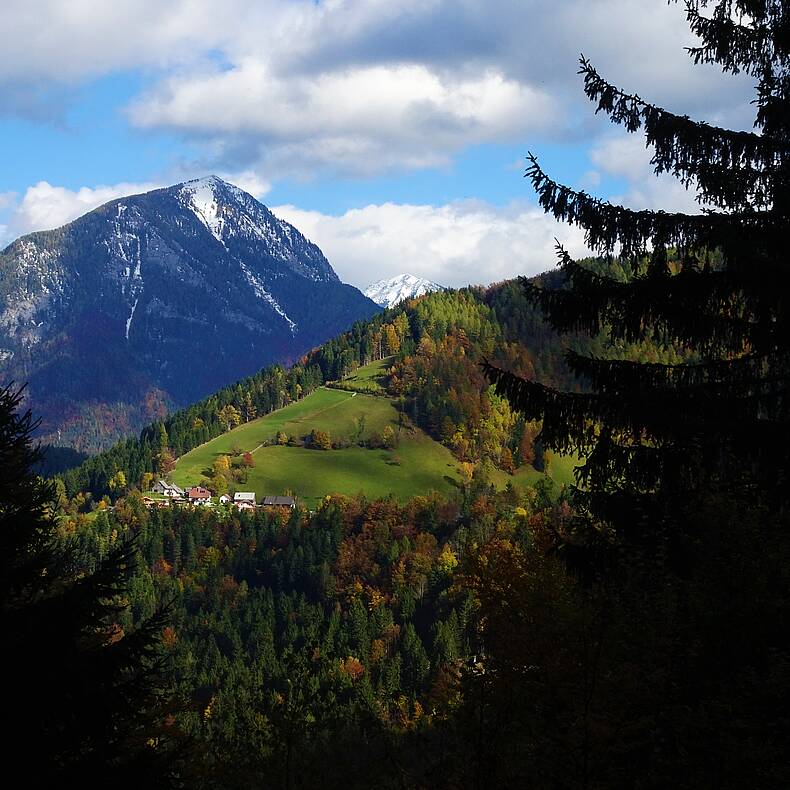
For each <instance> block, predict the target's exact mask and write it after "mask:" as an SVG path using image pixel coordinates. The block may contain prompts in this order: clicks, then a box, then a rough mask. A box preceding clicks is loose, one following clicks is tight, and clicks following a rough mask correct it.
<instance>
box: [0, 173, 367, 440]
mask: <svg viewBox="0 0 790 790" xmlns="http://www.w3.org/2000/svg"><path fill="white" fill-rule="evenodd" d="M377 309H378V308H377V306H376V304H374V303H373V302H372V301H370V300H369V299H367V298H366V297H365V296H363V295H362V294H361V293H360V292H359V291H358V290H357V289H356V288H353V287H352V286H349V285H344V284H343V283H341V282H340V281H339V279H338V277H337V275H336V274H335V272H334V271H333V269H332V267H331V266H330V265H329V262H328V261H327V260H326V258H325V257H324V255H323V254H322V253H321V250H320V249H319V248H318V247H317V246H316V245H315V244H312V243H311V242H309V241H308V240H307V239H306V238H305V237H304V236H303V235H302V234H301V233H299V231H298V230H297V229H296V228H294V227H293V226H292V225H290V224H288V223H287V222H283V221H282V220H279V219H277V217H275V216H274V215H273V214H272V213H271V212H270V211H269V210H268V209H267V208H266V207H265V206H264V205H262V204H261V203H259V202H258V201H257V200H255V198H253V197H252V196H251V195H249V194H247V193H246V192H244V191H242V190H241V189H238V188H237V187H235V186H233V185H231V184H228V183H226V182H225V181H222V180H221V179H219V178H216V177H214V176H211V177H208V178H203V179H198V180H195V181H189V182H186V183H183V184H177V185H175V186H172V187H168V188H165V189H158V190H155V191H152V192H147V193H145V194H142V195H135V196H132V197H125V198H121V199H118V200H114V201H111V202H110V203H107V204H106V205H104V206H101V207H100V208H98V209H95V210H94V211H91V212H90V213H89V214H86V215H85V216H83V217H80V218H79V219H77V220H75V221H74V222H71V223H69V224H68V225H65V226H64V227H62V228H59V229H57V230H51V231H43V232H38V233H32V234H30V235H27V236H24V237H22V238H20V239H18V240H16V241H15V242H13V243H12V244H10V245H9V246H8V247H7V248H6V249H5V250H3V252H2V253H0V381H9V380H15V381H17V382H28V401H29V405H30V406H31V407H32V408H33V410H34V412H35V413H36V414H39V415H41V416H42V417H43V423H42V426H41V435H42V438H43V439H44V440H45V441H51V442H54V443H56V444H63V445H69V446H72V447H76V448H78V449H80V450H96V449H98V448H100V447H103V446H106V445H107V444H108V443H109V442H111V441H112V440H114V439H116V438H117V437H118V436H121V435H124V434H126V433H129V432H132V431H135V430H137V429H138V428H139V427H140V426H142V425H143V424H145V423H147V422H150V421H151V419H152V418H156V417H159V416H162V415H163V414H164V413H165V411H166V410H167V409H170V408H172V407H175V406H181V405H185V404H187V403H191V402H193V401H195V400H197V399H199V398H201V397H203V396H205V395H206V394H208V393H209V392H212V391H214V390H216V389H218V388H219V387H221V386H223V385H224V384H227V383H228V382H231V381H234V380H236V379H238V378H240V377H243V376H245V375H248V374H250V373H253V372H254V371H256V370H258V369H259V368H260V367H262V366H263V365H266V364H268V363H271V362H274V361H282V362H289V361H291V360H293V359H295V358H297V357H298V356H299V355H301V354H302V353H304V352H305V351H306V350H308V349H310V348H312V347H314V346H316V345H317V344H319V343H321V342H322V341H324V340H326V339H327V338H330V337H332V336H334V335H336V334H337V333H338V332H341V331H342V330H344V329H346V328H347V327H348V326H350V324H352V323H353V322H354V321H355V320H357V319H360V318H365V317H367V316H370V315H372V314H373V313H374V312H375V311H376V310H377Z"/></svg>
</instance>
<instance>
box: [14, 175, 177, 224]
mask: <svg viewBox="0 0 790 790" xmlns="http://www.w3.org/2000/svg"><path fill="white" fill-rule="evenodd" d="M159 186H162V185H161V184H151V183H144V184H129V183H121V184H114V185H112V186H97V187H82V188H80V189H76V190H72V189H67V188H66V187H60V186H53V185H52V184H50V183H49V182H47V181H39V182H38V183H37V184H35V185H34V186H32V187H28V188H27V190H26V191H25V194H24V195H23V197H22V200H21V201H20V202H19V203H18V204H17V205H16V206H15V207H14V209H13V213H12V214H11V219H10V220H9V222H8V228H7V233H10V234H12V235H13V236H19V235H22V234H23V233H28V232H30V231H33V230H49V229H51V228H58V227H60V226H61V225H65V224H66V223H67V222H71V221H72V220H73V219H76V218H77V217H79V216H81V215H82V214H85V213H87V212H88V211H91V210H92V209H95V208H97V207H98V206H101V205H102V204H104V203H107V202H108V201H109V200H114V199H115V198H119V197H125V196H126V195H137V194H139V193H141V192H147V191H148V190H150V189H156V188H157V187H159Z"/></svg>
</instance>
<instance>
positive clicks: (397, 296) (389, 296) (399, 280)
mask: <svg viewBox="0 0 790 790" xmlns="http://www.w3.org/2000/svg"><path fill="white" fill-rule="evenodd" d="M444 290H445V288H444V286H442V285H439V284H438V283H434V282H431V281H430V280H426V279H425V278H424V277H417V276H415V275H414V274H399V275H397V276H395V277H391V278H390V279H388V280H379V281H378V282H375V283H373V284H372V285H369V286H368V287H367V288H366V289H365V290H364V291H363V293H364V294H365V296H367V297H368V299H372V300H373V301H374V302H375V303H376V304H379V305H381V306H382V307H394V306H395V305H396V304H398V303H399V302H402V301H403V300H404V299H414V298H415V297H417V296H423V295H424V294H427V293H432V292H433V291H444Z"/></svg>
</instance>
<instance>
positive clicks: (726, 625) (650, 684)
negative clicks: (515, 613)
mask: <svg viewBox="0 0 790 790" xmlns="http://www.w3.org/2000/svg"><path fill="white" fill-rule="evenodd" d="M686 14H687V18H688V21H689V24H690V27H691V29H692V31H693V32H694V33H696V34H697V35H698V36H699V39H700V44H699V46H697V47H692V48H691V49H690V54H691V56H692V58H693V59H694V61H695V62H696V63H717V64H719V65H720V66H721V67H722V69H723V71H724V72H725V73H730V74H737V73H738V72H741V71H743V72H746V73H748V74H749V75H751V76H753V77H754V78H755V80H756V82H757V87H756V98H755V105H756V118H755V122H754V127H755V128H754V131H751V132H744V131H730V130H728V129H723V128H719V127H716V126H712V125H709V124H707V123H704V122H701V121H694V120H691V119H690V118H688V117H686V116H679V115H674V114H672V113H670V112H667V111H666V110H664V109H661V108H659V107H656V106H654V105H652V104H650V103H648V102H647V101H645V100H643V99H642V98H640V97H639V96H637V95H635V94H629V93H626V92H624V91H623V90H620V89H619V88H617V87H615V86H614V85H611V84H610V83H608V82H607V81H606V80H605V79H604V78H603V77H602V76H601V75H599V74H598V73H597V71H596V70H595V68H594V67H593V66H592V64H591V63H590V62H589V61H587V60H586V59H584V58H582V60H581V71H580V73H581V74H582V75H583V78H584V89H585V92H586V94H587V96H588V97H589V98H590V99H591V100H592V101H593V102H594V103H595V104H596V105H597V110H598V111H603V112H605V113H607V114H608V115H609V116H610V118H611V120H612V121H613V122H614V123H618V124H621V125H623V126H624V127H625V128H626V129H627V130H628V131H629V132H637V131H639V130H642V131H643V132H644V134H645V136H646V139H647V143H648V144H650V145H652V146H653V147H654V155H653V159H652V163H653V165H654V167H655V171H656V173H668V174H671V175H673V176H675V177H676V178H678V179H679V180H680V181H681V182H682V183H684V184H685V185H686V186H688V187H693V188H695V189H697V190H698V194H699V199H700V201H701V203H702V204H703V210H702V212H701V213H700V214H695V215H690V214H681V213H670V212H664V211H632V210H629V209H627V208H624V207H622V206H616V205H612V204H610V203H608V202H605V201H602V200H598V199H595V198H593V197H591V196H590V195H587V194H586V193H584V192H576V191H573V190H571V189H569V188H568V187H566V186H563V185H561V184H558V183H556V182H554V181H552V180H551V179H550V178H549V176H548V175H547V174H546V173H544V172H543V170H542V169H541V167H540V165H539V164H538V161H537V160H536V159H535V157H533V156H531V155H530V157H529V161H530V166H529V168H528V170H527V175H528V176H529V178H530V179H531V181H532V184H533V186H534V187H535V189H536V191H537V194H538V198H539V201H540V204H541V206H542V207H543V208H544V209H545V210H546V211H547V212H549V213H551V214H553V215H554V216H555V217H556V218H557V219H559V220H563V221H567V222H569V223H571V224H576V225H578V226H580V227H582V228H583V229H584V230H585V233H586V239H587V243H588V244H589V246H590V247H591V248H593V249H594V250H596V251H597V252H598V253H599V254H600V255H601V256H602V258H601V259H600V260H599V261H598V262H597V264H595V265H593V264H590V265H581V264H580V263H577V262H575V261H573V260H572V259H571V257H570V256H569V255H568V254H567V253H566V252H565V251H564V250H563V249H562V248H561V247H559V246H558V251H559V258H560V269H561V273H562V274H563V275H564V276H563V278H562V280H561V284H560V286H559V287H556V288H548V287H545V288H541V287H539V286H537V285H535V284H530V283H528V282H526V281H524V287H525V289H526V292H527V295H528V298H529V299H530V300H531V301H532V303H533V304H535V305H537V306H539V307H540V308H541V310H542V312H543V314H544V316H545V317H546V318H547V320H548V321H549V323H550V324H551V325H552V326H553V327H554V328H556V329H557V330H559V331H560V332H565V333H568V332H577V333H581V334H587V335H590V336H592V337H598V336H601V337H603V338H608V339H609V340H610V341H611V344H612V345H611V346H610V348H611V349H612V352H611V353H610V354H609V355H608V356H607V357H603V356H594V355H591V354H588V355H584V354H581V353H578V352H573V351H571V352H568V354H567V360H568V363H569V365H570V367H571V368H572V370H573V371H574V372H575V374H576V375H577V376H578V377H579V379H580V380H581V382H582V383H583V385H584V389H583V391H582V392H577V393H569V392H562V391H558V390H556V389H551V388H548V387H546V386H542V385H541V384H540V383H538V382H536V381H533V380H528V379H526V378H522V377H519V376H516V375H514V374H513V373H511V372H508V371H506V370H503V369H500V368H497V367H494V366H492V365H486V366H485V370H486V374H487V376H488V377H489V380H490V381H491V382H493V383H494V384H495V386H496V389H497V391H498V392H499V393H500V394H501V395H504V396H505V397H507V398H508V399H509V401H510V402H511V404H512V405H513V406H514V407H516V408H517V409H518V410H520V411H521V412H523V414H524V415H525V417H526V418H527V419H529V420H542V429H541V433H540V436H539V437H538V441H540V442H541V443H542V445H543V446H544V447H546V448H548V449H550V450H554V451H558V452H560V453H577V454H578V455H579V456H580V457H581V459H582V463H581V466H580V467H579V469H578V470H577V486H576V488H575V492H574V504H575V510H576V513H577V516H576V517H575V520H574V521H572V522H570V523H565V524H564V525H563V526H562V528H561V529H558V530H557V531H556V532H555V533H554V536H553V539H552V541H549V542H548V545H549V548H550V550H553V551H554V552H555V553H556V554H557V556H559V557H562V558H563V560H564V562H565V567H566V568H568V569H569V570H570V571H571V577H570V578H571V579H573V580H575V587H574V590H575V594H576V595H578V596H579V600H580V601H582V602H583V604H582V603H580V604H579V606H580V607H581V608H582V609H583V610H588V611H589V612H591V613H592V614H590V617H589V620H590V622H593V623H597V624H599V625H600V627H599V628H598V629H597V630H595V631H594V632H592V633H591V632H590V630H589V629H586V630H585V629H579V630H577V631H574V630H572V629H571V630H570V631H569V632H568V633H566V634H563V636H562V644H563V645H567V644H573V643H574V641H575V642H576V643H578V644H581V645H584V646H585V649H591V650H592V654H593V655H594V656H595V660H594V661H589V662H587V661H586V659H585V658H584V653H583V652H581V653H580V654H579V657H578V660H577V661H575V662H574V663H571V664H570V666H571V669H572V671H573V672H580V673H581V679H582V681H583V682H580V683H579V687H580V688H583V689H584V692H583V693H581V692H580V693H579V694H578V695H577V698H575V699H573V700H572V701H571V702H569V703H568V705H569V709H570V711H571V713H572V715H573V716H575V717H576V718H575V720H576V721H577V722H578V725H577V726H578V727H579V728H580V729H579V731H580V732H582V733H583V738H581V745H577V746H573V745H571V746H568V745H567V744H568V739H567V732H571V731H572V730H565V731H560V730H556V731H553V730H552V729H551V727H552V726H553V725H552V723H551V722H552V720H551V719H549V723H548V724H546V722H543V721H542V722H541V727H542V729H541V732H542V733H545V734H546V735H548V736H549V738H550V739H551V738H553V739H554V743H558V744H561V745H562V748H561V749H559V752H558V754H557V753H551V752H549V755H548V758H547V756H546V752H542V751H541V747H540V746H536V747H535V757H534V758H531V759H532V760H533V762H532V766H533V768H534V766H536V765H538V766H539V765H540V760H547V762H548V764H549V765H551V766H557V765H561V764H562V758H563V756H564V757H566V758H567V756H568V754H573V755H577V756H578V760H577V762H578V764H579V765H581V766H582V769H581V770H580V771H579V774H578V777H579V778H578V784H579V786H583V787H593V786H594V787H608V786H638V787H669V786H671V787H700V786H711V787H713V786H715V787H743V786H751V787H772V786H777V785H779V784H783V783H784V781H786V777H787V775H788V771H790V766H789V765H788V750H787V737H788V734H789V732H788V731H789V730H790V726H789V725H788V717H787V712H786V706H785V703H784V702H780V701H779V700H786V699H787V697H788V691H789V690H790V647H789V645H788V621H790V593H789V590H790V573H789V569H790V541H789V540H788V532H789V530H788V526H789V525H790V524H789V523H788V522H789V521H790V519H789V518H788V514H789V513H790V508H788V505H790V501H789V499H790V486H788V483H789V482H790V481H788V462H789V461H790V265H789V264H788V258H787V247H786V245H787V239H788V231H790V217H789V216H788V215H789V212H790V134H788V132H789V131H790V129H788V125H790V4H788V3H786V2H780V1H779V0H754V1H750V0H743V1H741V0H716V2H710V3H707V2H705V0H689V2H687V3H686ZM614 255H618V256H619V257H620V260H621V262H626V263H628V264H630V268H631V271H630V276H629V277H627V278H626V281H622V278H620V279H616V278H615V277H608V276H607V268H608V266H609V264H611V258H612V256H614ZM551 281H553V282H557V281H556V280H551ZM643 344H644V345H643ZM656 346H664V347H666V348H668V349H671V348H674V349H679V350H680V351H681V354H682V357H683V361H682V362H681V363H678V364H655V363H648V362H646V361H644V357H643V354H642V351H643V350H644V348H645V347H651V348H655V347H656ZM597 347H601V344H597ZM604 347H605V346H604ZM539 638H540V634H539V633H538V634H534V635H533V634H530V639H539ZM524 644H529V643H528V642H526V641H525V642H524ZM529 650H531V651H532V652H531V653H529V654H528V655H519V656H517V660H516V659H513V660H512V661H511V664H513V667H512V668H515V669H516V670H518V671H521V668H522V667H524V666H530V667H532V666H535V667H536V668H540V667H543V666H545V667H546V671H547V672H550V671H551V666H552V665H551V662H546V663H544V664H541V661H540V658H539V657H538V658H537V659H534V658H533V654H534V652H535V651H534V650H533V649H532V648H529ZM491 652H492V654H494V652H495V651H493V650H492V651H491ZM497 659H499V660H501V656H499V657H498V656H496V655H492V658H491V660H492V661H495V660H497ZM569 676H570V677H572V672H571V674H570V675H569ZM534 677H537V674H536V675H534ZM524 682H526V681H524ZM553 688H554V687H552V686H551V684H550V683H549V684H548V685H546V684H544V685H542V686H541V685H540V684H537V685H534V684H533V686H532V687H531V688H530V695H531V697H532V698H533V699H535V700H540V701H541V702H542V703H543V706H544V707H543V710H547V711H551V712H552V713H553V712H554V711H555V708H556V699H557V695H556V692H555V691H554V690H553ZM513 693H515V691H514V692H513ZM542 695H545V696H543V697H542ZM539 704H540V703H539V702H536V703H535V705H536V709H538V707H537V706H538V705H539ZM520 714H521V715H526V716H527V718H530V717H532V718H534V716H532V714H531V713H527V714H524V713H523V711H520ZM593 720H596V721H597V724H595V725H592V724H590V722H591V721H593ZM530 724H531V725H533V726H534V721H532V719H530V721H528V722H527V723H526V724H523V726H524V727H526V726H528V725H530ZM566 746H567V750H565V748H566ZM546 748H547V749H549V748H550V747H546ZM551 748H553V747H551ZM571 749H576V751H575V752H573V751H570V750H571ZM535 770H537V771H538V774H537V775H538V776H540V775H541V774H540V770H542V769H540V768H538V769H535ZM544 776H545V774H544ZM565 776H566V779H567V772H566V774H565ZM782 777H784V780H783V779H782ZM533 778H534V775H533ZM549 784H551V783H549ZM571 784H573V782H571ZM537 786H541V785H540V784H539V783H538V785H537Z"/></svg>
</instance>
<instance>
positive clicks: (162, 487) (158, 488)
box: [151, 480, 184, 499]
mask: <svg viewBox="0 0 790 790" xmlns="http://www.w3.org/2000/svg"><path fill="white" fill-rule="evenodd" d="M151 491H153V492H154V493H155V494H164V496H166V497H171V498H172V499H181V498H182V497H183V496H184V489H183V488H179V487H178V486H177V485H173V484H172V483H168V482H166V481H165V480H157V481H156V483H154V485H153V486H152V488H151Z"/></svg>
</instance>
